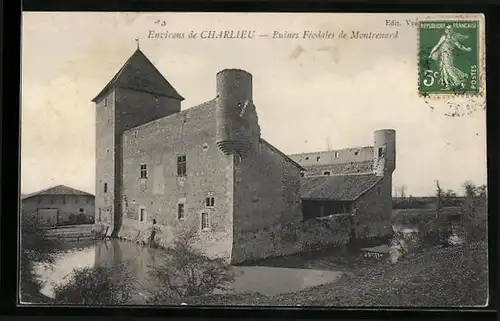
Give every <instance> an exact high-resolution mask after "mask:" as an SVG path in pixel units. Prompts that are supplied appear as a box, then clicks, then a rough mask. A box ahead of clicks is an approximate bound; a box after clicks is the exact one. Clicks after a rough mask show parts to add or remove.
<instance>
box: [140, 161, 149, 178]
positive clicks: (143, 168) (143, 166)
mask: <svg viewBox="0 0 500 321" xmlns="http://www.w3.org/2000/svg"><path fill="white" fill-rule="evenodd" d="M141 178H148V165H147V164H141Z"/></svg>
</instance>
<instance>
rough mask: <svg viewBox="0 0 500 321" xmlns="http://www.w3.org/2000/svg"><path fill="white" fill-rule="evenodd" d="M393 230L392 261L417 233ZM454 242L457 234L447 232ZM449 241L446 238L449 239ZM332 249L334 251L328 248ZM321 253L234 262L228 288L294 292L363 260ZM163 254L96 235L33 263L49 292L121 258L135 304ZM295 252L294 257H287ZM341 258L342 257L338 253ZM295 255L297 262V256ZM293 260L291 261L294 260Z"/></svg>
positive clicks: (146, 292) (147, 290)
mask: <svg viewBox="0 0 500 321" xmlns="http://www.w3.org/2000/svg"><path fill="white" fill-rule="evenodd" d="M394 231H395V232H402V233H403V234H404V235H406V236H405V237H404V238H402V239H400V240H397V241H395V239H393V241H392V242H391V244H390V251H389V259H390V261H392V262H397V261H398V260H399V259H400V257H401V256H402V253H403V252H404V247H405V246H406V245H407V244H406V243H405V242H408V238H407V236H408V235H412V234H417V233H418V229H416V228H412V227H404V226H394ZM452 238H453V240H451V239H450V241H452V242H453V243H459V242H460V241H461V240H460V238H458V237H457V236H456V235H453V236H452ZM450 243H451V242H450ZM332 253H333V252H332ZM332 253H329V254H324V255H323V256H322V257H320V258H314V259H312V258H309V257H308V255H307V254H302V255H300V256H297V257H295V256H293V257H285V258H277V261H279V262H274V263H273V260H268V261H269V262H268V263H267V264H266V263H265V262H261V263H258V264H254V265H253V266H248V265H247V266H235V267H233V269H234V271H235V273H236V280H235V282H234V283H233V284H232V286H231V287H230V291H231V292H233V293H244V292H259V293H261V294H264V295H275V294H279V293H285V292H295V291H299V290H302V289H304V288H307V287H310V286H316V285H321V284H324V283H330V282H334V281H335V280H337V279H338V278H339V277H340V276H341V275H342V274H343V273H345V272H349V271H350V270H353V269H356V266H358V267H359V265H360V264H361V265H366V264H369V263H367V261H366V260H363V259H362V254H361V252H359V251H356V253H349V255H350V256H353V257H355V258H356V259H355V260H354V259H349V257H350V256H349V255H348V254H346V253H343V254H342V253H340V252H336V253H335V254H332ZM166 255H167V254H166V253H165V252H164V251H162V250H159V249H153V248H149V247H143V246H140V245H137V244H135V243H132V242H127V241H121V240H117V239H113V240H107V241H98V242H94V243H91V244H86V245H79V246H77V247H74V248H72V249H69V250H67V251H65V252H61V253H60V254H59V256H58V259H57V261H56V264H55V265H54V266H53V268H52V269H48V268H45V267H43V266H39V267H37V272H38V274H39V275H40V276H41V278H42V280H43V281H45V284H44V287H43V289H42V291H41V292H42V293H43V294H45V295H47V296H49V297H53V295H54V294H53V287H54V285H56V284H64V283H65V282H67V281H68V280H69V277H70V275H71V273H72V271H73V270H74V269H76V268H83V267H93V266H103V265H104V266H116V265H119V264H124V265H125V266H126V267H127V269H128V270H129V272H130V274H131V276H132V279H133V280H134V281H133V282H134V286H133V287H134V289H135V293H133V295H132V296H133V298H134V303H135V304H144V303H145V302H146V298H147V297H149V296H150V295H151V294H152V292H155V290H156V289H157V288H158V285H159V284H158V282H157V280H153V279H151V277H150V275H149V272H150V269H151V266H155V265H157V264H161V263H162V261H163V260H165V259H166V258H167V256H166ZM293 258H295V260H292V259H293ZM342 258H344V259H342ZM299 261H300V262H299ZM294 262H295V264H293V263H294Z"/></svg>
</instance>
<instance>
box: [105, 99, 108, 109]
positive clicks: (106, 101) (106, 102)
mask: <svg viewBox="0 0 500 321" xmlns="http://www.w3.org/2000/svg"><path fill="white" fill-rule="evenodd" d="M107 105H108V97H106V98H104V107H106V106H107Z"/></svg>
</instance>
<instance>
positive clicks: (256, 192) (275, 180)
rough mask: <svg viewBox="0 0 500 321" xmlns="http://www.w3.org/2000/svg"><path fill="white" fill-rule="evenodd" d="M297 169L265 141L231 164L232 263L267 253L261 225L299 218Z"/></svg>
mask: <svg viewBox="0 0 500 321" xmlns="http://www.w3.org/2000/svg"><path fill="white" fill-rule="evenodd" d="M300 170H301V169H300V167H298V166H297V165H296V164H294V163H293V162H291V161H290V160H289V159H288V158H286V157H285V156H284V155H283V154H281V153H280V152H279V151H278V150H276V149H275V148H273V147H271V146H270V145H269V144H268V143H267V142H265V141H261V142H260V147H259V148H258V149H256V151H255V152H252V153H249V154H248V155H247V157H245V158H243V159H242V160H241V162H240V163H239V164H235V167H234V180H235V183H234V217H233V224H234V231H233V234H234V242H233V254H232V257H233V258H232V260H233V262H239V261H243V260H247V259H248V258H249V257H251V258H255V257H256V256H257V255H258V253H261V254H262V255H268V254H267V251H268V250H269V251H271V248H269V247H268V245H266V244H265V243H266V242H268V240H269V237H268V236H266V234H267V232H266V231H265V230H264V229H265V228H268V227H272V226H275V225H277V224H285V223H296V222H300V221H301V219H302V212H301V201H300ZM271 229H272V228H271ZM257 231H258V232H257ZM262 231H264V232H262ZM247 233H248V236H249V237H247V236H246V235H247ZM256 233H263V235H262V238H261V235H260V234H256ZM240 234H241V235H245V236H239V235H240ZM266 248H267V250H266ZM280 251H281V250H278V252H277V253H276V254H278V253H279V252H280Z"/></svg>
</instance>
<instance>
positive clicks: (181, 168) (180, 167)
mask: <svg viewBox="0 0 500 321" xmlns="http://www.w3.org/2000/svg"><path fill="white" fill-rule="evenodd" d="M186 164H187V158H186V155H181V156H177V176H186V171H187V168H186Z"/></svg>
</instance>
